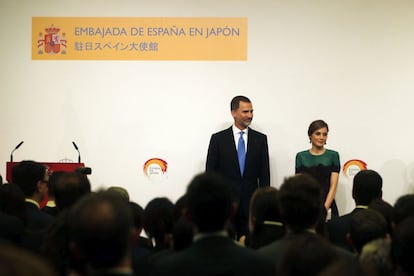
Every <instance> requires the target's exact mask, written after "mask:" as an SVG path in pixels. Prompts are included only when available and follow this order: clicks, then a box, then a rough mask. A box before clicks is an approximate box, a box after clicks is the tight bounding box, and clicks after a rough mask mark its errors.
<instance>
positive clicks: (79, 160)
mask: <svg viewBox="0 0 414 276" xmlns="http://www.w3.org/2000/svg"><path fill="white" fill-rule="evenodd" d="M72 144H73V146H74V147H75V149H76V151H77V152H78V163H80V162H81V155H80V151H79V149H78V146H77V145H76V143H75V142H73V141H72Z"/></svg>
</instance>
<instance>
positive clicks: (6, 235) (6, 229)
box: [0, 184, 26, 245]
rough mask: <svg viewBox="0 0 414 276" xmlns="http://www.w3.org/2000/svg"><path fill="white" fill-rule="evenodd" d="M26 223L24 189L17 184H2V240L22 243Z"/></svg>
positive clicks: (17, 243)
mask: <svg viewBox="0 0 414 276" xmlns="http://www.w3.org/2000/svg"><path fill="white" fill-rule="evenodd" d="M25 223H26V205H25V197H24V194H23V192H22V190H21V189H20V188H19V187H18V186H17V185H15V184H0V226H1V227H0V242H1V243H12V244H14V245H21V241H22V236H23V234H24V230H25Z"/></svg>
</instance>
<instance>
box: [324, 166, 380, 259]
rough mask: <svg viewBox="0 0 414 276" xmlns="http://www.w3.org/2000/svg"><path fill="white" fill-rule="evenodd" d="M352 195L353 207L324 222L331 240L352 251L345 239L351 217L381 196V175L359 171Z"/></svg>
mask: <svg viewBox="0 0 414 276" xmlns="http://www.w3.org/2000/svg"><path fill="white" fill-rule="evenodd" d="M352 197H353V199H354V201H355V209H354V210H353V211H352V212H350V213H348V214H345V215H343V216H340V217H337V218H333V219H331V220H329V221H328V222H327V223H326V229H327V231H328V236H329V239H330V240H331V242H332V243H333V244H335V245H337V246H340V247H342V248H344V249H347V250H348V251H350V252H353V248H352V246H351V245H350V244H349V242H348V240H347V233H348V232H349V224H350V221H351V218H352V216H354V215H355V214H356V213H358V212H359V211H361V210H364V209H367V208H368V205H369V204H370V203H371V202H372V201H373V200H376V199H379V198H381V197H382V178H381V176H380V175H379V174H378V173H377V172H376V171H373V170H363V171H359V172H358V173H357V174H356V175H355V177H354V181H353V186H352Z"/></svg>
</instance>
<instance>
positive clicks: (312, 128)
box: [308, 120, 329, 136]
mask: <svg viewBox="0 0 414 276" xmlns="http://www.w3.org/2000/svg"><path fill="white" fill-rule="evenodd" d="M324 127H326V129H327V130H328V131H329V127H328V124H327V123H326V122H325V121H323V120H316V121H313V122H312V123H311V124H310V125H309V128H308V136H311V135H312V134H313V133H314V132H315V131H317V130H318V129H321V128H324Z"/></svg>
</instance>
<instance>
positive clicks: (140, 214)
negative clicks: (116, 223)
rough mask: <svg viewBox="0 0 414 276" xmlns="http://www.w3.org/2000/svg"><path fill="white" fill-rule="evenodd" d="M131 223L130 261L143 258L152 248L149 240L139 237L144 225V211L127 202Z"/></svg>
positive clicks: (136, 204) (131, 202) (136, 205)
mask: <svg viewBox="0 0 414 276" xmlns="http://www.w3.org/2000/svg"><path fill="white" fill-rule="evenodd" d="M128 204H129V207H130V209H131V214H132V221H133V225H132V226H133V235H132V236H133V240H132V259H133V260H134V259H135V258H138V257H141V256H144V255H146V254H148V253H149V251H150V250H151V249H152V248H153V245H152V242H151V240H149V239H148V238H146V237H143V236H141V233H142V230H143V227H144V226H143V224H144V209H143V208H142V207H141V205H139V204H138V203H136V202H133V201H129V202H128Z"/></svg>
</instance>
